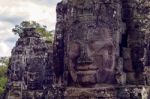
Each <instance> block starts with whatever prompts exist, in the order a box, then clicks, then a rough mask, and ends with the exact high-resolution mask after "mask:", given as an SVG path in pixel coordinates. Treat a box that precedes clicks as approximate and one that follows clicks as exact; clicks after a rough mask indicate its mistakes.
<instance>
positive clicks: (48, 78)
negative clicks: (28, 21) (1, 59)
mask: <svg viewBox="0 0 150 99" xmlns="http://www.w3.org/2000/svg"><path fill="white" fill-rule="evenodd" d="M19 36H20V38H19V40H18V41H17V43H16V46H15V47H14V48H13V50H12V56H11V60H10V65H9V67H8V77H9V78H8V86H7V87H8V89H7V90H8V93H7V96H6V99H29V98H33V97H34V98H36V97H39V98H40V97H41V98H42V97H43V96H42V95H43V93H44V89H45V87H47V86H48V85H50V84H52V83H53V82H52V75H53V73H52V72H51V71H52V59H51V57H52V56H51V55H52V52H51V51H52V50H51V45H49V44H47V43H45V41H44V40H42V39H40V35H39V34H38V33H36V31H35V29H34V28H25V29H24V30H23V33H21V34H20V35H19ZM49 57H50V58H49ZM48 60H49V62H48ZM47 82H48V83H47Z"/></svg>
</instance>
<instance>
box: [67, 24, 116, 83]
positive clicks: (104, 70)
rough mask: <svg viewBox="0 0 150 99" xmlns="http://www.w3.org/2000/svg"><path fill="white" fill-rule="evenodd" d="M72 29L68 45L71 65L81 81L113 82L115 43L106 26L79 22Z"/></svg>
mask: <svg viewBox="0 0 150 99" xmlns="http://www.w3.org/2000/svg"><path fill="white" fill-rule="evenodd" d="M75 27H76V28H78V29H76V30H72V31H73V33H72V34H71V35H70V38H69V40H70V41H71V42H70V43H69V46H68V50H69V51H68V55H69V59H70V60H71V61H70V62H71V64H69V65H70V66H71V65H72V66H71V67H74V68H75V69H76V73H77V76H78V80H79V82H80V83H112V81H113V80H114V78H113V77H114V76H113V73H114V66H115V45H114V42H113V39H112V35H111V34H112V32H111V30H110V29H109V28H108V27H106V26H103V25H101V26H96V25H91V26H90V25H87V24H78V25H76V26H75Z"/></svg>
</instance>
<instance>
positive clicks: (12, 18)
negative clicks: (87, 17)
mask: <svg viewBox="0 0 150 99" xmlns="http://www.w3.org/2000/svg"><path fill="white" fill-rule="evenodd" d="M60 1H61V0H0V57H4V56H10V55H11V50H12V48H13V47H14V46H15V43H16V41H17V39H18V36H17V35H14V34H13V32H12V28H14V27H15V25H18V24H20V23H21V22H22V21H26V20H33V21H36V22H38V23H40V24H41V25H46V26H47V28H48V30H54V29H55V24H56V4H57V3H58V2H60Z"/></svg>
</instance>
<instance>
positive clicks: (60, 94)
mask: <svg viewBox="0 0 150 99" xmlns="http://www.w3.org/2000/svg"><path fill="white" fill-rule="evenodd" d="M56 12H57V23H56V29H55V37H54V42H53V44H48V43H46V42H45V41H43V40H42V39H40V35H39V34H38V33H36V32H35V29H34V28H27V29H24V32H23V33H22V34H21V35H20V38H19V40H18V41H17V43H16V46H15V47H14V49H13V50H12V57H11V60H10V65H9V70H8V77H9V81H8V85H7V95H6V99H150V45H149V44H150V41H149V39H150V37H149V36H150V29H149V25H150V21H149V20H150V17H149V15H150V1H149V0H62V1H61V2H59V3H58V4H57V8H56Z"/></svg>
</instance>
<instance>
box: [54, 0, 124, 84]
mask: <svg viewBox="0 0 150 99" xmlns="http://www.w3.org/2000/svg"><path fill="white" fill-rule="evenodd" d="M57 12H58V13H57V14H58V15H57V20H58V22H57V25H56V38H59V34H61V35H64V36H62V37H63V38H61V39H63V41H59V40H57V39H56V42H59V43H61V42H63V43H64V44H65V45H64V48H63V49H64V58H65V60H66V61H65V63H64V64H65V66H66V67H65V68H67V69H68V70H65V71H66V72H67V71H68V77H69V76H70V77H71V79H70V80H72V83H73V82H75V83H83V82H84V83H87V84H91V83H93V84H96V83H110V84H112V83H115V78H114V75H115V65H116V64H118V60H117V59H118V58H119V43H120V42H121V41H120V40H121V35H122V34H123V32H124V31H123V30H124V28H125V27H124V23H123V22H122V19H121V2H120V1H119V0H116V1H115V0H111V1H108V2H106V1H105V2H104V1H102V0H100V1H98V0H92V1H91V0H89V1H88V0H80V1H78V0H76V1H71V0H70V1H68V2H67V3H63V2H61V3H59V4H58V6H57ZM63 12H65V13H63ZM60 26H62V27H60ZM56 42H55V43H56ZM63 49H60V50H63ZM61 66H63V65H60V67H61ZM81 67H85V69H83V68H82V70H81V69H80V68H81ZM86 68H88V69H86ZM79 72H80V73H79ZM83 72H86V73H83ZM87 73H88V74H87ZM90 77H91V78H92V79H91V78H90ZM65 78H67V77H65ZM69 84H71V82H69Z"/></svg>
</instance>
